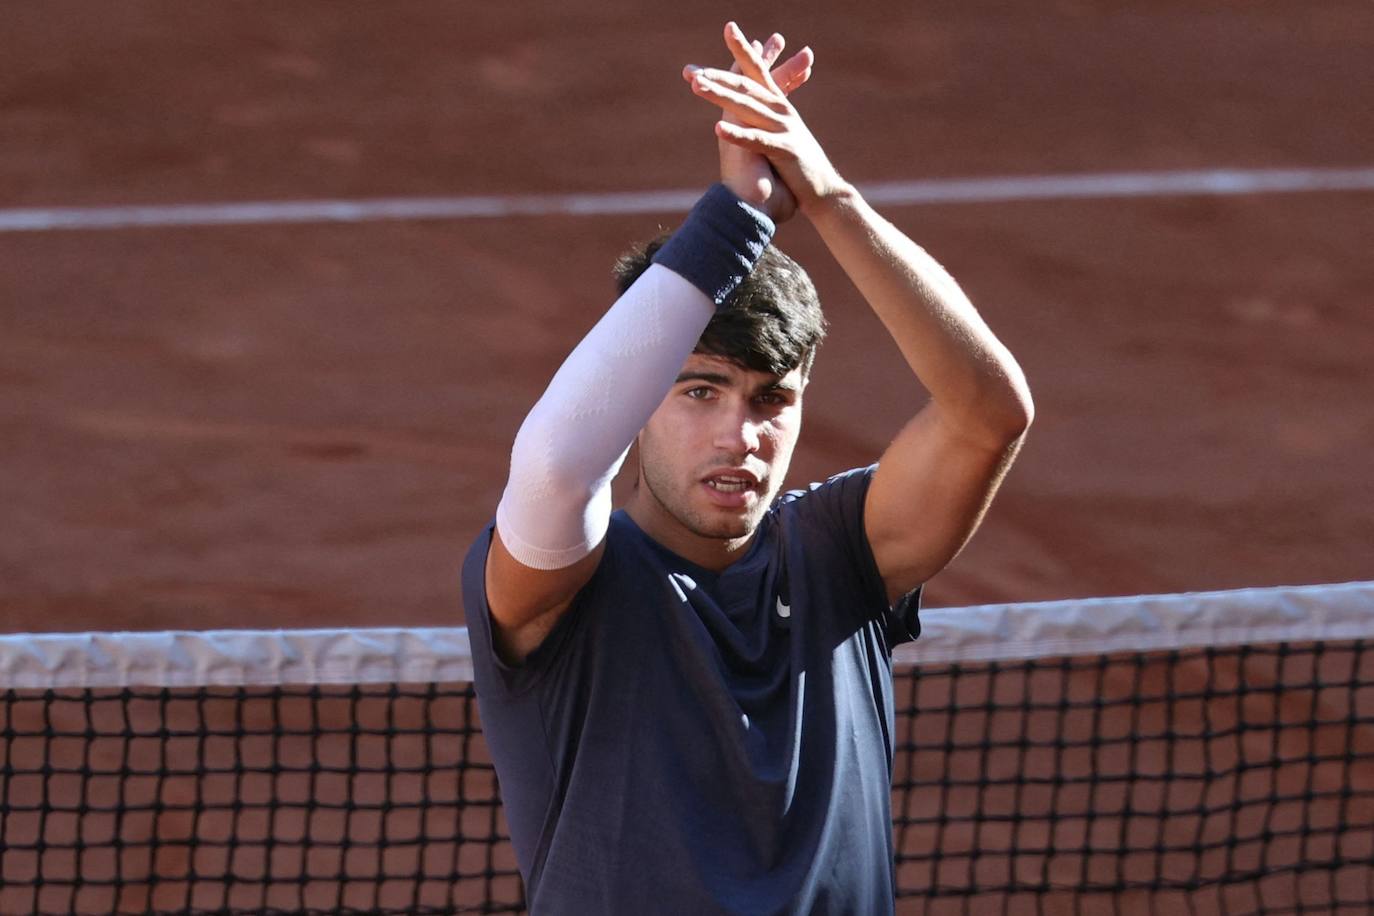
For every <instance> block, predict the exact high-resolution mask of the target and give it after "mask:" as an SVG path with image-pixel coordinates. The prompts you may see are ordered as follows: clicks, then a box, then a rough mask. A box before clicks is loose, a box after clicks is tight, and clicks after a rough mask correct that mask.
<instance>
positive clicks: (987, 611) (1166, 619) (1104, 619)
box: [0, 581, 1374, 690]
mask: <svg viewBox="0 0 1374 916" xmlns="http://www.w3.org/2000/svg"><path fill="white" fill-rule="evenodd" d="M1371 637H1374V581H1369V582H1347V583H1338V584H1331V585H1303V586H1290V587H1278V588H1247V589H1232V590H1226V591H1211V592H1187V593H1181V594H1171V595H1144V596H1130V597H1118V598H1088V599H1077V600H1069V601H1043V602H1027V603H1016V604H987V605H978V606H974V607H963V608H931V609H926V610H923V611H922V612H921V638H920V639H919V640H917V641H916V642H914V643H909V644H906V645H903V646H900V647H898V648H897V650H896V651H895V652H894V654H893V663H894V664H896V665H927V664H942V663H950V662H973V661H1005V660H1015V659H1027V658H1045V657H1058V656H1075V655H1098V654H1109V653H1113V652H1146V651H1154V650H1174V649H1185V648H1194V647H1203V646H1233V645H1246V644H1250V645H1258V644H1269V643H1284V642H1310V641H1318V640H1344V639H1362V638H1371ZM471 680H472V653H471V647H470V644H469V641H468V632H467V628H466V627H425V628H408V629H407V628H385V627H378V628H362V629H301V630H168V631H160V632H110V633H103V632H88V633H19V634H13V635H3V636H0V689H11V690H51V689H67V688H78V689H89V688H102V687H199V686H226V687H241V686H273V685H285V684H397V683H454V682H467V681H471Z"/></svg>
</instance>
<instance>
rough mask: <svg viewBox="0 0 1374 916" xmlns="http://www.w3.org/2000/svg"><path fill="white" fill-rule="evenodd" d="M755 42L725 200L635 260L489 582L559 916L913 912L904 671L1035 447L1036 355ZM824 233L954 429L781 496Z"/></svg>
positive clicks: (936, 417) (486, 540)
mask: <svg viewBox="0 0 1374 916" xmlns="http://www.w3.org/2000/svg"><path fill="white" fill-rule="evenodd" d="M725 43H726V46H727V48H728V50H729V52H730V54H731V56H732V57H733V59H734V67H733V69H732V70H726V69H718V68H697V67H688V68H687V69H686V70H685V71H684V74H683V75H684V78H685V80H686V81H687V82H688V84H689V85H690V87H691V89H692V91H693V92H694V93H695V94H696V95H697V96H698V97H700V98H701V99H703V100H705V101H706V102H708V103H710V104H712V105H714V106H716V108H718V109H719V112H720V115H721V119H720V120H719V122H717V124H716V126H715V133H716V136H717V138H718V140H719V141H720V147H721V170H722V175H721V183H720V184H718V185H715V186H713V187H712V188H711V189H710V190H708V191H707V192H706V193H705V195H704V196H703V197H702V198H701V200H700V201H699V202H698V203H697V204H696V206H695V208H694V209H693V210H692V212H691V214H690V215H689V216H688V217H687V219H686V221H685V222H684V223H683V224H682V226H681V227H680V228H679V229H678V230H677V231H676V232H675V233H674V234H673V235H672V236H671V237H670V238H669V239H667V241H666V242H664V243H663V244H661V245H652V246H649V248H647V249H641V250H637V251H636V252H633V253H632V254H631V255H629V256H627V257H626V258H625V259H623V260H622V262H621V265H620V276H621V280H622V286H623V291H622V295H621V296H620V297H619V299H618V300H616V302H615V303H614V304H613V305H612V306H611V308H610V310H609V311H608V312H607V313H606V314H605V316H604V317H602V319H601V320H600V322H599V323H598V324H597V325H596V326H595V327H594V328H593V329H592V330H591V331H590V332H589V333H588V334H587V336H586V337H585V338H584V339H583V340H582V341H581V342H580V343H579V344H578V345H577V347H576V348H575V349H574V350H573V352H572V354H571V355H569V356H568V358H567V360H566V361H565V362H564V364H563V366H562V367H561V368H560V369H559V370H558V372H557V373H556V374H555V375H554V377H553V380H552V382H550V384H549V386H548V389H547V390H546V391H545V392H544V394H543V396H542V397H541V398H540V399H539V401H538V403H536V404H535V405H534V407H533V409H532V410H531V411H530V413H529V415H528V416H527V417H526V418H525V421H524V423H523V425H522V426H521V427H520V431H519V433H518V434H517V436H516V440H515V444H514V448H513V449H512V452H511V465H510V476H509V478H508V482H507V484H506V488H505V491H504V493H503V495H502V496H501V500H500V503H499V504H498V506H497V509H496V517H495V520H494V522H493V524H492V525H490V526H489V527H488V528H487V529H486V530H485V531H484V532H483V533H482V534H481V536H480V537H478V539H477V541H476V542H475V543H474V544H473V546H472V548H471V550H470V552H469V554H468V557H467V560H466V562H465V564H464V567H463V594H464V603H465V606H466V611H467V620H468V625H469V627H470V632H471V636H472V650H473V658H474V664H475V668H476V672H475V679H476V684H477V692H478V699H479V701H480V708H481V714H482V721H483V727H484V729H485V731H486V736H487V740H488V742H489V745H490V749H491V754H492V758H493V760H494V762H495V765H496V770H497V774H498V776H499V778H500V781H501V789H502V795H503V797H504V801H505V807H506V814H507V817H508V820H509V824H510V832H511V838H512V840H513V842H514V846H515V851H516V855H517V858H518V861H519V865H520V869H521V873H522V875H523V876H524V879H525V884H526V893H527V896H528V900H529V904H530V908H531V911H532V912H533V913H535V914H537V916H544V914H576V916H585V914H589V913H597V914H605V913H611V914H646V913H669V914H677V913H681V914H694V916H696V914H711V913H740V914H764V913H834V914H839V913H844V914H863V916H870V914H879V913H891V912H893V909H894V893H895V876H894V865H893V850H892V829H891V812H890V809H889V804H890V802H889V798H890V782H891V766H892V756H893V699H892V685H891V651H892V648H893V646H894V645H896V644H898V643H900V642H903V641H905V640H909V639H911V638H913V637H914V636H915V635H916V634H917V632H918V629H919V628H918V623H917V606H918V598H919V594H920V588H921V585H922V583H924V582H926V581H927V580H928V579H929V578H930V577H931V576H933V575H934V574H935V573H936V572H938V571H939V570H940V569H941V568H942V567H944V566H945V564H947V563H948V562H949V561H950V559H951V558H952V557H954V556H955V554H957V553H958V552H959V550H960V548H961V547H962V546H963V545H964V543H965V542H966V541H967V540H968V539H969V537H970V536H971V535H972V533H973V531H974V529H975V528H976V527H977V525H978V523H979V520H980V519H981V518H982V516H983V514H984V512H985V510H986V509H987V507H988V504H989V501H990V500H991V499H992V496H993V493H994V491H995V490H996V489H997V486H998V483H999V481H1000V480H1001V479H1002V477H1003V475H1004V474H1005V472H1006V470H1007V467H1008V465H1009V464H1010V463H1011V461H1012V458H1013V456H1014V455H1015V454H1016V451H1017V449H1018V447H1019V445H1020V443H1021V441H1022V438H1023V437H1024V435H1025V433H1026V429H1027V427H1028V426H1029V425H1030V422H1031V415H1032V406H1031V398H1030V394H1029V391H1028V389H1027V387H1026V383H1025V380H1024V379H1023V377H1022V373H1021V370H1020V369H1019V367H1018V366H1017V364H1016V362H1015V361H1014V360H1013V358H1012V356H1011V355H1010V353H1008V351H1007V350H1006V348H1005V347H1004V346H1003V345H1002V344H1001V343H1000V342H998V340H997V339H996V338H995V337H994V336H993V335H992V333H991V331H989V330H988V328H987V326H986V325H985V324H984V323H983V321H982V320H981V319H980V318H979V316H978V314H977V312H975V310H974V308H973V306H972V305H971V304H970V303H969V301H968V299H967V298H966V297H965V296H964V294H963V293H962V292H961V291H960V289H959V287H958V286H957V285H956V284H955V283H954V281H953V280H952V279H951V278H950V277H949V275H948V274H946V273H945V271H944V270H943V269H941V268H940V266H939V265H938V264H937V263H936V262H935V261H934V260H932V259H931V257H930V256H929V255H928V254H926V253H925V251H923V250H922V249H921V248H919V247H918V246H917V245H916V244H915V243H913V242H912V241H911V240H910V239H908V238H907V237H906V236H905V235H903V234H902V233H901V232H900V231H899V230H898V229H896V228H895V227H894V226H893V225H892V224H891V223H889V222H887V221H886V220H885V219H883V218H882V217H881V216H879V215H878V214H877V213H875V212H874V211H873V209H872V208H871V207H869V205H868V204H867V203H866V202H865V201H864V199H863V197H862V196H860V194H859V193H858V191H856V190H855V188H854V187H853V186H852V185H850V184H848V183H847V182H846V181H845V180H844V179H842V178H841V177H840V175H839V173H838V172H837V171H836V170H835V168H834V167H833V166H832V165H831V164H830V162H829V160H828V159H827V158H826V155H825V153H824V152H823V150H822V148H821V147H820V145H819V144H818V143H817V142H816V139H815V138H814V137H813V136H812V134H811V132H810V131H809V130H808V129H807V126H806V124H805V123H804V122H803V120H802V118H801V117H800V115H798V113H797V111H796V109H795V108H794V107H793V106H792V104H791V102H790V101H789V100H788V93H789V92H791V91H792V90H793V89H795V88H797V87H798V86H800V85H802V84H803V83H805V82H806V80H807V79H808V78H809V77H810V74H811V66H812V62H813V58H812V54H811V52H810V50H809V49H804V50H802V51H801V52H799V53H798V54H795V55H793V56H792V57H790V58H789V59H788V60H786V61H784V62H783V63H781V64H778V65H777V66H776V68H774V66H773V65H774V64H775V62H776V61H777V60H778V58H779V56H780V53H781V51H782V49H783V41H782V38H781V37H780V36H778V35H774V36H772V37H771V38H770V39H769V40H768V41H767V42H766V43H762V44H759V43H754V42H750V41H749V40H747V39H746V37H745V36H744V35H743V33H742V32H741V31H740V30H739V29H738V28H737V27H736V26H735V25H734V24H733V23H731V24H729V25H728V26H727V27H726V30H725ZM795 212H800V213H801V214H803V215H804V216H805V217H806V218H807V219H808V220H809V221H810V222H811V224H812V226H814V227H815V229H816V231H817V232H818V233H819V235H820V237H821V239H822V240H824V243H825V244H826V246H827V247H828V248H829V250H830V252H831V254H832V255H833V256H834V257H835V259H836V260H837V261H838V262H839V264H840V265H841V266H842V268H843V269H844V271H845V272H846V273H847V274H848V275H849V277H850V278H851V279H852V280H853V282H854V284H855V286H857V287H858V289H859V291H860V292H861V293H862V294H863V296H864V298H865V299H866V300H867V301H868V303H869V305H870V306H871V307H872V308H873V310H874V312H876V313H877V315H878V317H879V318H880V319H881V320H882V322H883V324H884V325H885V326H886V328H887V330H888V332H889V333H890V334H891V336H892V338H893V340H894V341H895V342H896V344H897V346H898V348H899V349H900V350H901V352H902V354H903V355H904V356H905V358H906V361H907V363H908V364H909V365H910V366H911V369H912V371H913V372H914V373H915V374H916V376H917V377H918V378H919V380H920V382H921V383H922V384H923V385H924V386H925V388H926V389H927V390H928V391H929V392H930V395H931V398H930V401H929V402H928V403H926V404H925V405H924V406H922V407H920V409H919V410H916V411H915V415H914V417H913V418H912V419H911V421H910V422H909V423H908V424H907V425H906V427H905V428H904V429H903V430H902V431H901V432H900V433H899V434H898V435H897V437H896V439H895V440H894V441H893V442H892V444H891V445H890V446H889V447H888V448H887V449H886V451H884V452H883V454H882V456H881V458H880V460H879V461H878V462H877V463H876V464H874V465H872V466H870V467H865V468H859V469H857V470H851V471H848V472H845V473H842V474H839V475H838V476H835V477H833V478H831V479H830V480H828V481H826V482H825V483H821V484H813V485H812V486H811V487H809V488H808V489H806V490H802V491H796V492H789V493H784V494H781V495H780V494H779V490H780V487H781V484H782V481H783V478H784V476H785V475H786V473H787V468H788V463H789V461H790V459H791V457H792V449H793V446H795V445H796V442H797V436H798V433H799V432H800V430H801V420H802V406H803V401H804V396H805V392H806V387H807V382H808V378H809V373H810V369H811V364H812V358H813V356H814V355H815V352H816V347H817V345H818V344H819V343H820V340H821V337H822V335H823V330H824V322H823V319H822V317H821V312H820V307H819V304H818V302H817V299H816V294H815V290H814V289H813V287H812V285H811V282H810V280H809V279H808V278H807V277H806V274H805V273H804V272H803V271H802V270H801V268H800V267H798V266H797V265H796V263H795V262H793V261H792V260H791V259H789V258H787V257H786V256H785V255H783V254H782V253H781V252H779V251H778V250H777V249H776V248H773V247H770V240H771V237H772V234H773V230H774V226H775V224H776V223H778V222H781V221H783V220H786V219H788V218H789V217H791V216H792V215H793V214H794V213H795ZM898 382H899V380H894V385H893V386H892V389H885V390H884V391H881V392H877V391H874V392H856V393H855V396H856V397H881V396H890V391H891V390H895V389H897V388H899V387H900V384H898ZM634 442H638V445H639V448H638V452H637V455H638V459H637V460H638V468H637V484H636V487H635V489H634V491H633V495H631V496H630V497H629V500H628V502H627V504H626V505H625V506H624V507H623V508H621V509H619V510H618V511H613V510H612V504H611V480H612V478H613V477H614V476H615V474H616V472H617V471H618V469H619V468H620V466H621V463H622V462H623V461H624V460H625V457H626V455H627V452H628V450H629V447H630V446H631V444H632V443H634Z"/></svg>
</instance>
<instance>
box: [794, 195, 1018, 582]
mask: <svg viewBox="0 0 1374 916" xmlns="http://www.w3.org/2000/svg"><path fill="white" fill-rule="evenodd" d="M803 212H806V213H807V215H808V216H809V217H810V218H811V222H812V224H813V225H814V226H815V227H816V229H817V231H818V232H819V233H820V235H821V237H822V239H824V241H825V243H826V245H827V246H828V247H829V249H830V251H831V253H832V254H833V255H834V256H835V259H836V260H837V261H838V262H839V263H840V265H841V267H843V268H844V271H845V273H846V274H848V275H849V277H850V279H851V280H852V281H853V282H854V285H855V286H856V287H858V289H859V291H860V292H861V293H862V294H863V296H864V298H865V299H866V300H867V301H868V303H869V305H870V306H871V307H872V308H873V311H874V312H875V313H876V314H877V316H878V318H879V319H880V320H881V321H882V322H883V325H884V326H885V327H886V328H887V330H888V332H889V333H890V334H891V335H892V339H893V340H894V341H895V342H896V343H897V346H898V348H900V350H901V351H902V355H903V356H904V357H905V358H906V361H907V364H908V365H909V366H911V369H912V371H913V372H914V373H915V374H916V376H917V378H918V379H920V381H921V384H922V385H924V386H925V388H926V390H927V391H929V392H930V395H931V399H930V401H929V402H927V403H926V404H925V406H924V407H922V408H921V409H920V410H919V411H917V413H916V415H915V416H914V417H912V418H911V420H909V421H908V422H907V423H906V425H905V426H904V427H903V428H902V431H901V432H900V433H898V435H897V437H896V438H895V439H894V440H893V441H892V443H891V445H889V446H888V447H887V449H886V451H884V452H883V455H882V457H881V458H880V459H879V463H878V470H877V471H876V472H875V474H874V477H873V482H872V484H871V485H870V487H869V490H868V496H867V499H866V501H865V504H864V528H865V531H866V533H867V535H868V540H869V544H870V546H871V547H872V549H873V556H874V559H875V560H876V561H877V564H878V570H879V572H881V573H882V576H883V583H884V585H885V586H886V587H887V592H888V597H889V598H890V599H894V600H895V599H896V598H897V597H898V596H900V595H903V594H905V593H906V592H908V591H910V590H911V589H913V588H915V587H916V586H918V585H920V584H922V583H924V582H926V581H927V580H929V579H930V578H931V577H932V576H933V575H935V573H937V572H939V571H940V570H941V569H943V568H944V567H945V566H946V565H947V564H948V563H949V561H950V560H952V559H953V558H954V557H955V556H956V555H957V554H958V553H959V551H960V550H961V549H962V548H963V546H964V544H966V543H967V542H968V539H969V538H970V537H971V536H972V535H973V532H974V531H975V530H976V529H977V527H978V524H979V522H981V520H982V518H983V514H984V513H985V512H986V511H987V508H988V505H989V504H990V503H991V501H992V497H993V494H994V493H996V491H997V487H998V485H999V484H1000V483H1001V481H1002V478H1003V476H1004V475H1005V474H1006V472H1007V469H1008V468H1009V467H1010V466H1011V462H1012V460H1013V459H1014V458H1015V456H1016V453H1017V450H1018V449H1019V448H1020V445H1021V442H1022V441H1023V439H1024V437H1025V434H1026V430H1027V429H1028V427H1029V426H1030V423H1031V420H1032V418H1033V416H1034V406H1033V403H1032V401H1031V396H1030V389H1029V387H1028V386H1027V385H1026V380H1025V377H1024V375H1023V374H1022V372H1021V368H1020V366H1018V365H1017V363H1016V360H1015V359H1014V358H1013V357H1012V355H1011V353H1010V352H1009V351H1008V350H1007V348H1006V347H1005V346H1004V345H1003V344H1002V342H1001V341H999V340H998V339H997V338H996V337H995V336H994V335H993V333H992V331H991V330H989V328H988V326H987V324H986V323H985V322H984V321H983V319H982V318H981V317H980V316H979V314H978V312H977V311H976V310H975V309H974V307H973V304H972V303H971V302H969V300H968V297H967V296H965V295H964V293H963V291H962V290H961V289H960V288H959V286H958V284H956V283H955V282H954V279H953V278H952V277H950V275H949V274H948V273H946V272H945V270H944V269H943V268H942V267H941V266H940V265H939V264H937V263H936V262H935V259H934V258H932V257H931V256H930V255H929V254H927V253H926V252H925V251H924V250H922V249H921V248H920V247H919V246H918V245H917V244H916V243H915V242H913V241H912V240H911V239H910V238H908V237H907V236H906V235H904V234H903V233H902V232H901V231H900V230H898V229H897V228H896V227H895V226H893V225H892V224H891V223H889V222H888V221H887V220H885V219H883V217H881V216H880V215H878V214H877V213H876V212H874V211H873V209H872V208H871V207H870V206H869V205H868V203H867V202H866V201H865V200H864V199H863V198H862V196H860V195H859V193H858V192H857V191H855V190H853V189H852V188H850V187H848V186H843V185H842V186H840V187H838V188H837V189H836V190H835V191H834V192H833V193H831V194H830V195H828V196H827V197H826V198H825V199H824V200H820V201H817V202H816V203H815V204H814V205H811V204H808V205H807V206H806V207H805V208H804V211H803Z"/></svg>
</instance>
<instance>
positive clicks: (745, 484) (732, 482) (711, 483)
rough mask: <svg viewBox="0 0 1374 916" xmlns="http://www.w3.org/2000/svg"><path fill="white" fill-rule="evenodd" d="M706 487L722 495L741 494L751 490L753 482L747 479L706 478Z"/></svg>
mask: <svg viewBox="0 0 1374 916" xmlns="http://www.w3.org/2000/svg"><path fill="white" fill-rule="evenodd" d="M706 485H707V486H708V487H710V488H711V489H713V490H719V491H720V492H722V493H743V492H744V491H745V490H751V489H753V487H754V481H753V480H751V479H750V478H748V477H708V478H707V479H706Z"/></svg>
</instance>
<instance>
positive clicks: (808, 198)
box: [682, 22, 843, 222]
mask: <svg viewBox="0 0 1374 916" xmlns="http://www.w3.org/2000/svg"><path fill="white" fill-rule="evenodd" d="M725 46H726V48H727V49H728V50H729V51H730V54H731V56H732V57H733V58H734V61H735V63H734V66H733V67H731V69H729V70H722V69H718V68H713V67H698V66H694V65H690V64H689V65H688V66H687V67H685V68H683V71H682V76H683V79H685V80H686V81H687V82H688V83H689V84H690V85H691V87H692V91H693V92H694V93H696V94H697V95H698V96H700V97H701V98H703V99H705V100H706V101H708V102H711V103H712V104H714V105H715V106H716V107H718V108H719V109H720V110H721V112H722V113H723V117H722V118H721V120H719V121H717V122H716V127H715V131H716V137H717V138H718V139H719V140H720V164H721V181H722V183H724V184H725V185H726V186H727V187H729V188H730V190H732V191H734V192H735V193H736V194H737V195H739V196H740V197H741V198H742V199H744V200H746V201H748V202H749V203H751V204H754V205H755V206H759V207H761V208H762V209H763V210H764V211H765V212H767V213H768V215H769V216H771V217H772V218H773V219H774V220H775V221H777V222H782V221H783V220H785V219H788V218H789V217H791V216H792V214H793V213H794V212H795V211H796V210H797V209H801V210H802V211H803V212H807V211H808V210H810V209H811V208H812V207H813V206H815V205H817V204H819V203H820V202H821V201H823V200H825V199H826V198H827V197H828V196H829V195H830V194H831V193H833V192H835V191H837V190H839V189H840V188H842V187H843V180H842V179H841V178H840V176H839V174H838V173H837V172H836V171H835V168H834V166H832V165H831V164H830V161H829V159H827V158H826V155H825V152H824V150H822V149H821V146H820V144H819V143H818V142H817V141H816V138H815V137H814V136H813V135H812V134H811V131H810V129H809V128H807V126H806V123H805V122H804V121H803V120H802V118H801V115H800V114H798V113H797V110H796V108H794V107H793V106H792V103H791V102H790V101H788V98H787V97H788V95H789V94H790V93H791V92H792V91H793V90H795V89H797V88H799V87H800V86H802V85H803V84H804V83H806V81H807V80H809V79H810V78H811V68H812V64H813V63H814V61H815V57H814V55H813V54H812V52H811V49H810V48H802V50H800V51H798V52H797V53H796V54H794V55H792V56H791V57H790V58H788V59H787V60H786V61H785V62H784V63H782V64H779V65H778V66H777V67H776V68H774V67H773V63H774V62H775V61H776V60H777V59H778V57H779V56H780V55H781V53H782V50H783V47H784V41H783V37H782V36H781V35H778V34H774V35H772V36H771V37H770V38H769V39H768V41H767V42H764V43H762V44H760V43H759V42H750V41H749V40H748V39H747V38H746V37H745V36H744V33H743V32H742V31H740V28H739V26H737V25H736V24H735V23H733V22H731V23H727V24H726V26H725Z"/></svg>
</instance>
